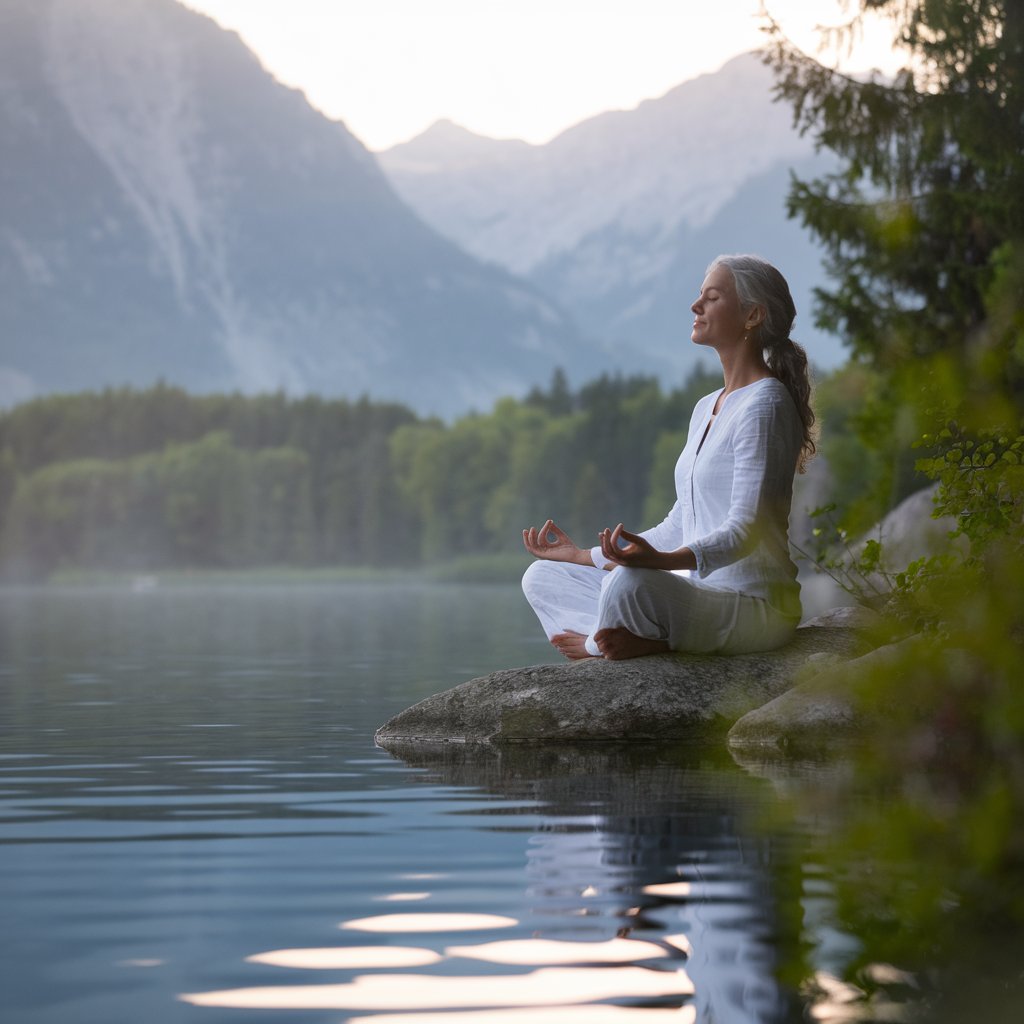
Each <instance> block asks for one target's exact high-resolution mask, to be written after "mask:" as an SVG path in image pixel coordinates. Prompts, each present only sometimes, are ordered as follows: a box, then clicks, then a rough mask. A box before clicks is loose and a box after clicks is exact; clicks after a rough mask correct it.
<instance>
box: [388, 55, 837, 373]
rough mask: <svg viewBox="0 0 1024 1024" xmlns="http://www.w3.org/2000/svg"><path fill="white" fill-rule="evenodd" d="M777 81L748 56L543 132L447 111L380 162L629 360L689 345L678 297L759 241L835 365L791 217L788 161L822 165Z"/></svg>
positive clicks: (444, 219) (401, 187) (815, 257)
mask: <svg viewBox="0 0 1024 1024" xmlns="http://www.w3.org/2000/svg"><path fill="white" fill-rule="evenodd" d="M772 82H773V79H772V73H771V71H770V70H769V69H768V68H767V67H766V66H765V65H764V64H763V63H762V62H761V60H760V59H759V57H758V56H757V55H755V54H745V55H742V56H739V57H736V58H734V59H733V60H731V61H729V62H728V63H727V64H726V65H724V66H723V67H722V68H721V69H720V70H719V71H718V72H716V73H714V74H708V75H702V76H700V77H698V78H695V79H692V80H690V81H688V82H684V83H683V84H682V85H679V86H677V87H676V88H674V89H672V90H670V91H669V92H668V93H666V94H665V95H664V96H662V97H660V98H658V99H652V100H646V101H645V102H643V103H641V104H640V105H639V106H638V107H637V108H636V109H635V110H630V111H611V112H608V113H605V114H601V115H599V116H597V117H594V118H591V119H589V120H587V121H584V122H582V123H581V124H579V125H577V126H575V127H574V128H571V129H569V130H568V131H566V132H563V133H562V134H561V135H559V136H557V137H556V138H554V139H553V140H552V141H550V142H549V143H547V144H546V145H542V146H530V145H527V144H526V143H524V142H518V141H512V140H500V141H499V140H488V139H485V138H482V137H480V136H477V135H473V134H472V133H470V132H468V131H466V130H465V129H463V128H460V127H459V126H457V125H455V124H453V123H451V122H450V121H440V122H438V123H437V124H435V125H433V126H432V127H431V128H430V129H428V130H427V131H426V132H425V133H423V134H422V135H420V136H418V137H417V138H415V139H413V140H411V141H410V142H407V143H404V144H402V145H399V146H395V147H393V148H392V149H389V150H387V151H385V152H383V153H381V154H379V159H380V162H381V165H382V167H383V168H384V170H385V171H386V172H387V173H388V175H389V177H390V178H391V180H392V182H393V183H394V185H395V187H396V188H397V189H398V192H399V194H400V195H401V196H402V197H403V198H404V199H405V200H406V201H407V202H408V203H409V204H410V205H411V206H412V207H413V208H414V209H415V210H416V211H417V212H418V213H419V214H420V215H421V216H422V217H423V218H424V220H426V221H427V223H429V224H431V225H432V226H433V227H435V228H437V230H438V231H440V232H442V233H443V234H445V235H446V236H447V237H449V238H451V239H452V240H453V241H455V242H457V243H458V244H459V245H460V246H462V247H463V248H464V249H466V250H467V251H468V252H470V253H472V254H473V255H475V256H478V257H480V258H481V259H484V260H489V261H492V262H494V263H497V264H499V265H500V266H503V267H505V268H507V269H509V270H511V271H513V272H515V273H518V274H521V275H523V276H524V277H526V278H527V279H528V280H530V281H532V282H533V283H534V284H536V285H537V286H538V287H539V288H541V289H542V290H544V291H545V292H547V293H548V294H550V295H553V296H557V298H558V300H559V302H560V303H561V304H562V305H563V307H564V308H566V309H567V310H568V311H569V312H570V313H571V314H572V315H573V317H574V319H575V320H576V322H577V323H578V324H579V325H580V327H581V328H582V329H583V330H584V332H585V333H587V334H588V336H590V337H597V338H600V339H602V340H603V341H604V342H605V343H606V344H609V345H611V346H612V347H613V350H614V351H615V352H617V353H622V354H623V355H624V356H626V358H624V359H623V361H624V362H628V361H629V359H630V358H633V359H635V358H636V357H648V358H650V359H653V360H656V361H657V360H667V359H675V360H678V359H683V360H687V359H688V358H689V359H693V358H696V354H695V353H693V352H692V350H687V349H686V348H685V343H686V342H687V339H688V336H689V319H690V318H689V315H688V312H687V310H688V307H689V303H690V301H691V300H692V299H693V298H694V297H695V295H696V292H697V289H698V287H699V285H700V282H701V280H702V278H703V276H704V270H705V268H706V266H707V264H708V262H709V261H710V260H711V259H712V258H713V257H714V256H715V255H717V254H718V253H721V252H757V253H760V254H762V255H764V256H765V257H766V258H768V259H770V260H771V261H772V262H774V263H776V264H777V265H778V266H779V267H780V269H782V270H783V271H784V273H785V274H786V275H787V277H788V278H789V279H790V281H791V284H792V289H793V293H794V298H795V299H796V302H797V308H798V310H802V311H804V315H803V316H802V317H800V320H799V326H800V329H801V330H800V337H801V338H802V339H803V340H804V341H805V342H806V343H807V344H808V347H809V349H810V351H811V353H812V356H813V357H814V358H815V359H816V361H817V362H818V363H819V364H821V365H835V364H836V363H837V362H839V361H840V358H841V357H840V352H839V347H838V343H837V341H836V339H834V338H831V337H828V336H825V335H822V334H821V333H820V332H818V331H816V330H815V329H814V327H813V324H812V317H811V315H810V310H811V293H812V289H813V288H814V287H815V286H817V285H821V284H822V283H824V274H823V272H822V270H821V256H820V253H819V251H818V250H817V248H816V247H815V246H814V244H813V243H812V242H811V240H810V238H809V237H808V235H807V234H806V232H804V231H803V230H802V229H801V228H800V227H799V226H798V225H797V224H796V223H794V222H792V221H789V220H787V218H786V214H785V196H786V192H787V190H788V186H789V181H790V173H791V171H796V172H797V173H798V175H800V176H802V177H806V176H808V175H810V174H812V173H820V172H821V170H822V169H823V167H824V163H823V161H822V160H821V159H820V158H819V157H817V156H816V155H815V153H814V151H813V148H812V145H811V143H810V142H809V141H808V140H807V139H805V138H803V137H801V136H800V135H799V134H798V133H797V132H796V131H794V130H793V128H792V125H791V111H790V110H789V108H788V107H785V106H783V105H780V104H777V103H774V102H772V96H771V93H772ZM681 348H682V351H680V349H681Z"/></svg>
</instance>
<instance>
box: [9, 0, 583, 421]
mask: <svg viewBox="0 0 1024 1024" xmlns="http://www.w3.org/2000/svg"><path fill="white" fill-rule="evenodd" d="M0 136H2V138H3V140H4V159H3V161H0V400H4V401H10V400H13V399H17V398H20V397H27V396H28V395H29V394H32V393H36V392H46V391H52V390H57V389H71V388H82V387H96V386H101V385H105V384H118V383H124V382H132V383H139V384H145V383H149V382H151V381H153V380H154V379H156V378H157V377H159V376H162V377H164V378H165V379H167V380H170V381H174V382H180V383H182V384H185V385H186V386H189V387H192V388H195V389H201V390H212V389H223V388H241V389H244V390H257V389H266V388H277V387H285V388H287V389H290V390H293V391H304V390H317V391H321V392H324V393H328V394H350V395H358V394H360V393H363V392H368V393H370V394H371V395H373V396H374V397H389V398H398V399H401V400H404V401H408V402H410V403H412V404H414V405H415V406H416V407H417V408H419V409H421V410H431V411H441V412H453V411H459V410H461V409H464V408H466V407H468V406H470V405H477V406H482V405H486V404H488V403H489V402H490V401H491V400H492V399H493V398H494V397H497V396H498V395H501V394H505V393H509V392H516V391H522V390H523V389H524V388H525V387H527V386H528V385H529V384H530V383H532V382H534V381H537V380H544V379H546V377H547V375H548V371H547V370H546V369H545V367H544V366H538V365H537V364H538V362H541V361H539V360H538V359H537V353H538V352H539V351H540V350H541V349H542V348H543V349H545V350H547V351H548V352H549V353H550V358H551V361H552V362H561V363H564V364H566V365H572V364H579V363H583V362H586V361H588V360H589V359H590V358H591V350H589V349H587V348H586V347H585V346H583V345H582V343H581V342H580V341H579V339H578V337H577V335H576V332H575V329H574V328H573V326H572V324H571V323H570V322H569V321H568V320H567V318H566V317H565V316H564V315H563V314H562V313H561V312H560V311H559V310H558V309H557V308H555V306H554V305H553V304H552V303H551V302H550V301H548V300H547V299H546V298H545V297H544V296H543V295H541V294H540V293H539V292H538V291H537V290H536V289H535V288H534V287H533V286H531V285H530V284H528V283H526V282H525V281H523V280H520V279H517V278H515V277H513V276H512V275H510V274H509V273H507V272H505V271H503V270H501V269H500V268H498V267H496V266H493V265H491V266H486V265H483V264H481V263H480V262H479V261H478V260H476V259H474V258H472V257H470V256H468V255H467V254H466V253H464V252H462V251H461V250H460V249H459V248H458V247H457V246H455V245H453V244H452V243H451V242H449V241H447V240H445V239H443V238H441V237H439V236H438V235H437V233H436V232H434V231H433V230H432V229H430V228H429V227H427V226H426V225H425V224H424V223H423V222H422V221H421V220H420V219H419V218H418V217H417V216H416V215H415V214H413V213H412V212H411V211H410V210H409V209H408V207H406V206H405V205H404V204H403V203H402V202H401V201H400V200H399V199H398V197H397V196H396V195H395V193H394V191H393V189H392V188H391V186H390V184H389V183H388V182H387V180H386V179H385V177H384V176H383V174H382V173H381V172H380V169H379V167H378V165H377V163H376V161H375V160H374V158H373V157H372V156H371V155H370V154H369V153H368V152H367V151H366V150H365V149H364V148H363V146H362V145H361V144H360V143H359V142H358V141H357V140H356V139H355V138H354V137H353V136H352V135H351V134H350V133H349V132H348V131H347V130H346V129H345V128H344V126H343V125H340V124H337V123H333V122H330V121H328V120H326V119H325V118H323V117H322V116H321V115H319V114H318V113H316V112H315V111H313V110H312V108H310V107H309V105H308V104H307V103H306V101H305V99H304V97H303V96H302V95H301V94H300V93H298V92H296V91H293V90H289V89H286V88H284V87H282V86H281V85H279V84H277V83H276V82H274V81H273V79H272V78H270V76H269V75H267V73H266V72H265V71H264V70H263V69H262V68H261V66H260V65H259V63H258V61H257V60H256V58H255V57H254V56H253V55H252V54H251V53H250V52H249V51H248V50H247V49H246V48H245V47H244V46H243V45H242V43H241V42H240V41H239V39H238V38H237V36H235V35H234V34H232V33H227V32H224V31H223V30H221V29H220V28H219V27H218V26H217V25H216V24H215V23H214V22H212V21H211V20H209V19H207V18H205V17H203V16H201V15H197V14H195V13H193V12H191V11H189V10H187V9H185V8H183V7H181V6H179V5H178V4H176V3H174V2H173V0H38V2H36V3H33V4H32V5H28V4H25V3H23V2H21V0H0Z"/></svg>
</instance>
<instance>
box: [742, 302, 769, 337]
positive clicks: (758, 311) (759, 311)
mask: <svg viewBox="0 0 1024 1024" xmlns="http://www.w3.org/2000/svg"><path fill="white" fill-rule="evenodd" d="M764 318H765V309H764V306H752V307H751V310H750V312H749V313H748V314H747V320H746V323H745V325H744V326H745V328H746V330H748V331H749V330H753V328H755V327H759V326H760V325H761V324H763V323H764Z"/></svg>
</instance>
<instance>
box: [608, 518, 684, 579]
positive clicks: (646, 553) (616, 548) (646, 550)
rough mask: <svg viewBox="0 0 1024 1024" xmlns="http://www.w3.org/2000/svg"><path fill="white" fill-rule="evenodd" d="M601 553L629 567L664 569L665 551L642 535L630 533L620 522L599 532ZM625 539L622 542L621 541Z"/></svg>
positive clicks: (610, 560)
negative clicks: (613, 527)
mask: <svg viewBox="0 0 1024 1024" xmlns="http://www.w3.org/2000/svg"><path fill="white" fill-rule="evenodd" d="M598 537H599V538H600V544H601V554H603V555H604V557H605V558H607V559H608V561H609V562H614V563H615V564H616V565H625V566H628V567H629V568H631V569H665V568H668V567H667V566H666V565H665V553H664V552H663V551H658V549H657V548H654V547H652V546H651V545H650V544H649V543H648V542H647V541H646V540H644V538H643V537H641V536H639V535H638V534H635V533H630V532H629V531H628V530H627V529H625V527H623V525H622V523H619V525H618V526H616V527H615V529H614V530H609V529H607V528H606V529H604V530H602V531H601V532H600V533H599V534H598ZM623 541H625V543H624V544H623V543H622V542H623Z"/></svg>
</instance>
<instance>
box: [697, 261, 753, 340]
mask: <svg viewBox="0 0 1024 1024" xmlns="http://www.w3.org/2000/svg"><path fill="white" fill-rule="evenodd" d="M690 309H691V310H693V317H694V319H693V331H692V332H691V333H690V337H691V338H692V339H693V341H694V343H695V344H697V345H710V346H711V347H712V348H716V349H717V348H720V347H722V346H723V345H724V346H728V345H732V344H735V343H736V342H738V341H740V340H741V339H742V338H743V335H744V333H745V331H746V327H747V318H746V316H745V315H744V312H743V309H742V307H741V306H740V300H739V296H738V295H737V294H736V282H735V281H734V280H733V276H732V271H730V270H729V269H728V267H725V266H722V265H721V264H719V265H718V266H717V267H714V268H712V270H711V271H710V273H709V274H708V276H707V277H705V278H704V283H703V284H702V285H701V286H700V295H699V296H698V298H697V301H696V302H694V304H693V305H692V306H691V307H690Z"/></svg>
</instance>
